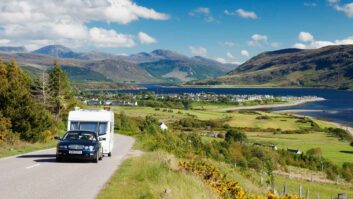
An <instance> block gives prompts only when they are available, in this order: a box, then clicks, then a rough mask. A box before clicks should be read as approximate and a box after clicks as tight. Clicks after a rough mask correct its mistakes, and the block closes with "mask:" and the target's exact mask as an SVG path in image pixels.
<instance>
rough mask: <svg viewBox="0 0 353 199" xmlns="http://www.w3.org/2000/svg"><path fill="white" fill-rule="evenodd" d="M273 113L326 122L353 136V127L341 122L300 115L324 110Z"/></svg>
mask: <svg viewBox="0 0 353 199" xmlns="http://www.w3.org/2000/svg"><path fill="white" fill-rule="evenodd" d="M273 112H274V113H287V114H290V115H294V116H297V117H307V118H310V119H313V120H320V121H324V122H326V123H328V124H332V125H333V126H336V127H337V128H340V129H344V130H346V131H348V132H349V133H350V134H351V135H352V136H353V127H351V126H348V125H345V124H342V123H339V122H334V121H330V120H326V119H324V118H318V117H312V116H307V115H302V114H300V113H302V112H324V110H304V109H301V110H299V111H296V110H281V111H273Z"/></svg>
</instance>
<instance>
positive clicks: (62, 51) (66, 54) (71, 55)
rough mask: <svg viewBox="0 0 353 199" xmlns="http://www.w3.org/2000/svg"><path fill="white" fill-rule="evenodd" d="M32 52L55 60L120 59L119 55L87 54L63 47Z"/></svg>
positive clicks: (52, 47) (44, 48)
mask: <svg viewBox="0 0 353 199" xmlns="http://www.w3.org/2000/svg"><path fill="white" fill-rule="evenodd" d="M32 52H33V53H36V54H43V55H49V56H52V57H55V58H68V59H82V60H102V59H113V58H118V57H119V56H117V55H113V54H109V53H102V52H96V51H92V52H85V53H81V52H75V51H73V50H71V49H70V48H67V47H65V46H62V45H49V46H44V47H42V48H40V49H38V50H35V51H32Z"/></svg>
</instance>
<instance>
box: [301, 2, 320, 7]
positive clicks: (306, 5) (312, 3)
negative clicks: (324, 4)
mask: <svg viewBox="0 0 353 199" xmlns="http://www.w3.org/2000/svg"><path fill="white" fill-rule="evenodd" d="M304 6H305V7H316V6H317V3H314V2H304Z"/></svg>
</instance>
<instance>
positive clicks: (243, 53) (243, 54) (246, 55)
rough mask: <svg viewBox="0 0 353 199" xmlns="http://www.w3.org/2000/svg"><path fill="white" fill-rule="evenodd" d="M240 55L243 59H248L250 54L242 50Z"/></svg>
mask: <svg viewBox="0 0 353 199" xmlns="http://www.w3.org/2000/svg"><path fill="white" fill-rule="evenodd" d="M240 54H241V55H242V56H244V57H250V53H249V52H248V51H247V50H242V51H241V52H240Z"/></svg>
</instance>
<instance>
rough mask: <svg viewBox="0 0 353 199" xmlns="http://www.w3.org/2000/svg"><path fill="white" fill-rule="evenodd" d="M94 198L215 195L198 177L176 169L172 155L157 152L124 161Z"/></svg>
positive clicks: (175, 162)
mask: <svg viewBox="0 0 353 199" xmlns="http://www.w3.org/2000/svg"><path fill="white" fill-rule="evenodd" d="M97 198H98V199H105V198H107V199H108V198H109V199H110V198H124V199H130V198H131V199H132V198H133V199H135V198H210V199H211V198H216V197H215V196H214V194H213V193H212V191H211V190H210V189H209V188H208V187H207V186H206V185H205V184H204V183H203V182H202V180H201V179H199V178H197V177H195V176H192V175H187V174H186V173H184V172H182V171H179V170H178V166H177V160H176V159H175V158H174V156H172V155H169V154H167V153H164V152H160V151H157V152H147V153H145V154H143V155H141V156H138V157H131V158H129V159H127V160H125V161H124V162H123V163H122V165H121V166H120V167H119V169H118V170H117V171H116V172H115V174H114V175H113V176H112V177H111V179H110V180H109V182H108V183H107V184H106V186H105V187H104V188H103V190H102V191H101V192H100V193H99V195H98V197H97Z"/></svg>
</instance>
